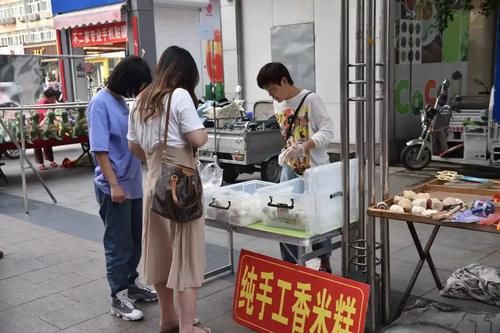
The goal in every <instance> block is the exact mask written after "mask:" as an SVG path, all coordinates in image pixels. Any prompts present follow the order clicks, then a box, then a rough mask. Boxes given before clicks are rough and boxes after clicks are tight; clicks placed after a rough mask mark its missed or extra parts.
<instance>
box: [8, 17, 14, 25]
mask: <svg viewBox="0 0 500 333" xmlns="http://www.w3.org/2000/svg"><path fill="white" fill-rule="evenodd" d="M5 22H6V24H15V23H16V18H15V17H8V18H6V19H5Z"/></svg>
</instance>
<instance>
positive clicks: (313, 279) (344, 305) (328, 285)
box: [233, 250, 370, 333]
mask: <svg viewBox="0 0 500 333" xmlns="http://www.w3.org/2000/svg"><path fill="white" fill-rule="evenodd" d="M369 293H370V286H368V285H367V284H364V283H360V282H357V281H353V280H349V279H346V278H342V277H338V276H335V275H331V274H327V273H323V272H318V271H315V270H312V269H309V268H306V267H302V266H297V265H293V264H290V263H287V262H284V261H281V260H278V259H274V258H270V257H267V256H264V255H261V254H257V253H254V252H250V251H247V250H242V251H241V254H240V260H239V267H238V275H237V281H236V286H235V289H234V300H233V317H234V319H235V320H236V321H237V322H238V323H239V324H241V325H243V326H246V327H248V328H250V329H252V330H255V331H257V332H262V333H264V332H266V333H273V332H280V333H286V332H291V333H303V332H304V333H305V332H307V333H310V332H318V333H362V332H364V328H365V319H366V311H367V308H368V297H369Z"/></svg>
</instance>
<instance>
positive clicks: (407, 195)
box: [403, 191, 416, 200]
mask: <svg viewBox="0 0 500 333" xmlns="http://www.w3.org/2000/svg"><path fill="white" fill-rule="evenodd" d="M415 195H416V193H415V192H413V191H403V197H405V198H406V199H409V200H413V199H414V198H415Z"/></svg>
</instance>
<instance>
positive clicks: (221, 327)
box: [203, 311, 253, 333]
mask: <svg viewBox="0 0 500 333" xmlns="http://www.w3.org/2000/svg"><path fill="white" fill-rule="evenodd" d="M203 325H204V326H206V327H210V328H211V329H212V332H217V333H249V332H253V331H252V330H251V329H249V328H246V327H243V326H241V325H239V324H238V323H236V322H235V321H234V320H233V317H232V312H231V311H228V312H225V313H223V314H221V315H220V316H217V317H216V318H214V319H212V320H209V321H207V322H203Z"/></svg>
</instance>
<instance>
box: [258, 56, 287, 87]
mask: <svg viewBox="0 0 500 333" xmlns="http://www.w3.org/2000/svg"><path fill="white" fill-rule="evenodd" d="M283 78H285V79H286V80H287V81H288V83H289V84H291V85H293V80H292V76H291V75H290V72H289V71H288V68H286V66H285V65H283V64H282V63H281V62H270V63H267V64H265V65H264V66H262V68H261V69H260V71H259V74H257V84H258V85H259V87H260V88H262V89H264V87H265V86H267V85H269V84H273V83H274V84H279V85H281V80H282V79H283Z"/></svg>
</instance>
